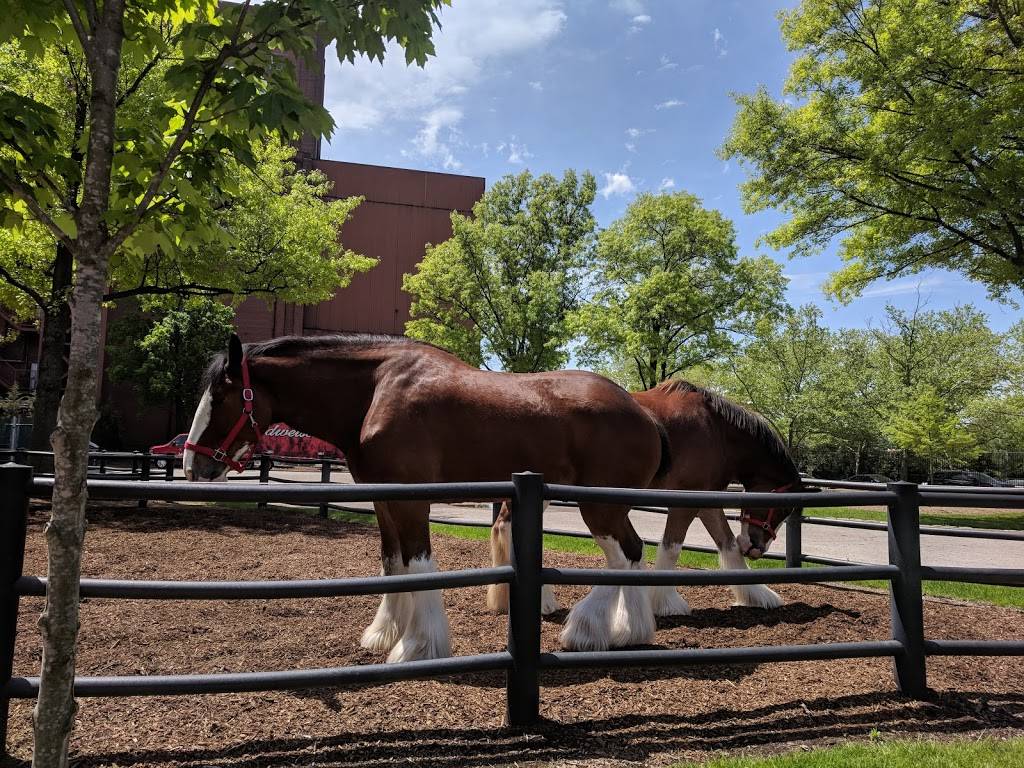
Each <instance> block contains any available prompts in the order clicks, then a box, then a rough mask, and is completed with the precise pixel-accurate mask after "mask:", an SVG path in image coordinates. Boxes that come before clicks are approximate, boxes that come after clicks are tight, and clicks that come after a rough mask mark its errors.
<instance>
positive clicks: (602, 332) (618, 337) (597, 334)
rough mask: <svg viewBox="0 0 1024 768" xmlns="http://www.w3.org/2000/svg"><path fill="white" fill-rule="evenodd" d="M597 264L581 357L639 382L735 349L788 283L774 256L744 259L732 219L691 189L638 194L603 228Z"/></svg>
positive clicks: (582, 317)
mask: <svg viewBox="0 0 1024 768" xmlns="http://www.w3.org/2000/svg"><path fill="white" fill-rule="evenodd" d="M593 270H594V276H595V280H596V284H597V286H598V289H597V291H596V293H595V294H594V296H593V298H592V300H591V301H589V302H587V303H586V304H585V305H584V306H583V307H582V308H581V309H580V311H579V313H578V315H577V317H576V321H575V328H576V330H577V331H578V332H580V333H582V334H583V335H584V336H585V337H586V340H585V342H584V343H583V345H582V347H581V348H580V350H579V353H578V354H579V359H580V361H581V362H582V363H584V364H589V365H592V366H597V367H601V368H604V369H605V370H608V371H616V372H619V373H620V375H622V374H625V376H624V377H623V379H622V380H623V381H624V383H626V384H629V385H631V386H634V387H636V388H640V389H649V388H650V387H653V386H654V385H656V384H658V383H659V382H661V381H664V380H666V379H669V378H671V377H672V376H674V375H675V374H677V373H678V372H679V371H682V370H684V369H687V368H691V367H693V366H696V365H700V364H702V363H705V362H708V361H710V360H713V359H715V358H717V357H719V356H720V355H722V354H724V353H726V352H729V351H730V350H732V349H734V348H735V346H736V337H737V335H738V334H744V333H749V332H751V331H752V330H753V328H754V326H755V325H756V323H757V322H758V321H760V320H762V319H763V318H765V317H769V316H776V315H777V314H778V313H779V311H780V310H781V305H782V301H783V299H782V296H783V291H784V287H785V285H784V283H785V281H784V278H783V277H782V269H781V267H780V266H779V265H778V264H777V263H776V262H774V261H773V260H771V259H769V258H767V257H759V258H740V257H739V256H738V254H737V248H736V242H735V230H734V228H733V225H732V222H730V221H729V220H728V219H726V218H725V217H724V216H722V214H721V213H719V212H718V211H713V210H710V211H709V210H706V209H705V208H704V207H703V206H702V205H701V203H700V200H699V199H698V198H697V197H695V196H694V195H691V194H689V193H686V192H677V193H673V194H662V195H652V194H642V195H640V196H638V197H637V198H636V199H635V200H634V201H633V202H632V203H631V204H630V206H629V208H628V209H627V210H626V213H625V215H624V216H623V217H622V218H620V219H619V220H617V221H616V222H614V223H613V224H612V225H611V226H610V227H609V228H608V229H606V230H604V231H602V232H601V234H600V236H599V238H598V247H597V254H596V263H595V264H594V268H593Z"/></svg>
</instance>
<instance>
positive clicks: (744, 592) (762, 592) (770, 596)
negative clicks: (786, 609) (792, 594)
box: [733, 584, 785, 608]
mask: <svg viewBox="0 0 1024 768" xmlns="http://www.w3.org/2000/svg"><path fill="white" fill-rule="evenodd" d="M733 590H734V592H735V594H736V602H735V603H733V605H740V606H746V607H748V608H781V607H782V606H783V605H785V601H784V600H783V599H782V598H781V597H780V596H779V594H778V593H777V592H775V591H774V590H771V589H769V588H768V587H766V586H765V585H764V584H749V585H744V586H739V587H733Z"/></svg>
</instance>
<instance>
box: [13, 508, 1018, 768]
mask: <svg viewBox="0 0 1024 768" xmlns="http://www.w3.org/2000/svg"><path fill="white" fill-rule="evenodd" d="M46 515H47V510H46V509H45V508H43V507H40V508H36V509H33V511H32V516H31V520H30V531H29V541H28V550H27V553H26V566H25V573H27V574H42V573H44V572H45V542H44V538H43V534H42V530H43V524H44V522H45V519H46ZM378 547H379V543H378V538H377V536H376V531H375V530H374V529H373V528H371V527H368V526H363V525H355V524H347V523H340V522H333V521H326V520H319V519H317V518H315V517H312V516H310V515H309V514H308V513H305V512H302V511H299V510H291V509H273V508H272V509H270V510H255V509H235V508H211V507H205V506H186V505H170V504H160V503H152V504H151V505H150V507H149V508H148V509H145V510H140V509H136V508H134V506H131V505H128V504H123V505H113V504H111V505H104V506H103V507H97V508H91V509H90V512H89V531H88V534H87V537H86V554H85V558H84V566H83V575H85V576H93V577H107V578H140V579H154V578H166V579H279V578H326V577H346V576H357V575H376V574H377V573H378V572H379V571H378V568H379V565H378V563H379V560H378V551H379V550H378ZM435 552H436V555H437V558H438V560H439V562H440V565H441V567H442V568H448V569H453V568H471V567H479V566H485V565H487V564H488V562H489V561H488V552H487V546H486V542H479V541H466V540H461V539H455V538H450V537H444V536H435ZM545 560H546V562H547V563H549V564H553V565H556V566H582V567H595V566H599V565H601V564H602V562H601V560H600V559H598V558H592V557H581V556H575V555H568V554H561V553H549V554H547V555H546V557H545ZM777 590H778V591H779V592H780V594H782V596H783V597H784V598H785V600H786V602H787V605H786V606H785V607H784V608H782V609H780V610H777V611H761V610H756V609H749V608H732V607H730V602H731V593H730V592H729V591H728V590H727V589H725V588H721V587H707V588H692V589H688V590H686V591H685V593H684V594H685V596H686V597H687V598H688V600H689V601H690V605H691V607H692V609H693V615H692V616H689V617H680V618H673V619H659V624H658V626H659V631H658V636H657V642H658V644H659V647H665V648H685V647H714V646H730V645H770V644H781V643H820V642H842V641H856V640H872V639H884V638H886V637H888V632H889V606H888V597H887V596H886V595H885V594H884V593H880V592H873V591H870V590H858V589H849V588H844V587H836V586H818V585H792V586H790V585H781V586H779V587H778V588H777ZM584 591H585V590H584V589H583V588H567V587H563V588H559V590H558V595H559V598H560V599H561V601H562V604H563V605H570V604H571V603H572V602H574V601H575V600H577V599H579V598H580V597H582V596H583V594H584ZM445 603H446V606H447V609H448V615H449V619H450V622H451V626H452V646H453V653H455V654H472V653H481V652H490V651H498V650H503V649H504V647H505V632H506V624H505V617H499V616H493V615H491V614H489V613H488V612H487V611H486V609H485V607H484V588H482V587H480V588H470V589H462V590H449V591H447V592H446V593H445ZM376 606H377V598H369V597H367V598H339V599H318V600H282V601H270V600H267V601H259V600H252V601H237V602H232V601H214V602H182V601H166V602H161V601H141V600H140V601H135V600H100V599H88V600H84V601H83V604H82V628H81V635H80V648H79V657H78V669H79V673H80V674H88V675H144V674H157V673H167V674H175V673H178V674H182V673H189V672H228V671H253V670H259V669H293V668H309V667H325V666H340V665H348V664H368V663H375V662H379V661H382V659H381V658H380V657H379V656H378V655H376V654H371V653H369V652H367V651H364V650H363V649H361V648H360V647H359V642H358V641H359V636H360V634H361V632H362V630H363V628H364V627H365V626H366V625H367V624H368V623H369V622H370V621H371V619H372V618H373V614H374V612H375V610H376ZM41 608H42V600H41V599H35V598H33V599H23V600H22V603H21V613H20V633H19V637H18V643H17V653H16V659H15V674H16V675H19V674H20V675H36V674H38V668H39V658H40V652H39V640H38V633H37V632H36V629H35V620H36V617H37V616H38V614H39V612H40V610H41ZM925 610H926V621H927V633H928V635H929V636H930V637H932V638H963V639H966V638H982V639H1017V638H1020V636H1021V633H1022V631H1021V623H1022V620H1024V612H1021V611H1016V610H1013V609H1005V608H995V607H983V606H976V605H969V604H963V603H956V602H953V601H943V600H932V599H929V600H928V601H927V602H926V609H925ZM564 615H565V613H564V611H563V612H562V613H561V614H560V615H556V617H555V618H554V619H553V620H546V621H545V623H544V634H543V646H544V649H545V650H557V647H558V639H557V638H558V632H559V631H560V628H561V626H560V625H561V622H562V621H563V619H564ZM543 683H544V687H543V689H542V692H541V708H542V714H543V716H544V717H545V718H546V720H545V722H544V723H543V724H541V725H539V726H538V727H536V728H533V729H530V730H529V731H528V732H524V731H520V730H515V729H508V728H503V727H502V717H503V713H504V707H505V691H504V685H505V682H504V675H503V674H501V673H495V674H476V675H464V676H460V677H456V678H449V679H446V680H424V681H411V682H401V683H394V684H390V685H386V686H383V687H365V688H347V689H341V690H313V691H299V692H282V693H256V694H221V695H214V696H182V697H162V698H148V697H139V698H121V699H81V700H80V701H79V704H80V711H79V714H78V721H77V728H76V730H75V734H74V737H73V741H72V755H73V763H74V764H75V765H79V766H108V765H109V766H128V765H132V766H143V765H145V766H161V767H162V768H168V767H171V766H193V767H195V768H199V767H200V766H203V767H213V766H216V767H218V768H219V767H221V766H223V768H257V767H262V766H280V765H303V766H346V767H356V766H380V765H391V764H396V765H397V764H401V765H411V766H415V767H416V768H435V767H436V768H455V766H490V765H495V766H513V765H531V764H542V765H586V766H613V765H614V766H620V765H652V766H656V765H657V766H660V765H667V764H670V763H672V762H674V761H678V760H683V759H697V760H703V759H708V758H710V757H713V756H717V755H719V754H721V753H723V752H729V753H748V752H756V753H758V754H764V753H766V752H777V751H782V750H786V749H793V748H796V747H797V746H798V745H821V744H827V743H836V742H842V741H845V740H847V739H855V738H865V737H866V736H867V735H868V734H870V733H874V734H876V735H877V734H881V735H882V736H883V737H886V736H890V735H897V734H899V735H904V736H912V737H913V736H928V737H962V736H968V735H969V736H971V737H974V736H977V735H979V734H982V733H987V734H990V735H991V734H994V735H997V736H998V735H1005V734H1016V735H1020V734H1021V733H1024V665H1021V663H1020V659H1016V658H1012V657H1011V658H959V659H948V658H933V659H931V660H930V661H929V683H930V685H931V686H932V688H933V689H934V691H935V693H934V695H933V696H932V697H931V698H930V699H929V700H928V701H925V702H913V701H908V700H905V699H903V698H902V697H900V696H899V695H898V694H897V693H896V692H895V688H894V683H893V677H892V671H891V662H890V661H889V660H887V659H867V660H851V661H834V662H797V663H787V664H772V665H768V664H762V665H741V666H713V667H693V668H682V669H649V670H642V669H629V670H618V671H616V670H611V671H604V670H599V671H589V670H582V671H573V672H559V673H548V674H546V675H545V676H544V678H543ZM8 742H9V749H10V753H11V755H12V758H11V759H9V760H8V762H9V763H10V764H11V765H21V764H23V763H24V762H25V761H28V760H29V758H30V756H31V707H30V704H29V703H28V702H25V701H13V702H12V703H11V720H10V733H9V736H8Z"/></svg>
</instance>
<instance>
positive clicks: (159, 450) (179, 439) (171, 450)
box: [149, 432, 188, 469]
mask: <svg viewBox="0 0 1024 768" xmlns="http://www.w3.org/2000/svg"><path fill="white" fill-rule="evenodd" d="M187 439H188V435H187V434H186V433H184V432H182V433H181V434H180V435H175V436H174V437H172V438H171V439H170V440H168V441H167V442H166V443H163V444H161V445H153V446H150V448H149V452H150V453H155V454H157V455H158V456H169V457H171V458H168V459H157V460H156V465H157V466H158V467H159V468H160V469H163V468H164V467H166V466H167V462H168V461H174V460H175V459H176V458H178V457H179V456H181V454H183V453H184V452H185V441H186V440H187Z"/></svg>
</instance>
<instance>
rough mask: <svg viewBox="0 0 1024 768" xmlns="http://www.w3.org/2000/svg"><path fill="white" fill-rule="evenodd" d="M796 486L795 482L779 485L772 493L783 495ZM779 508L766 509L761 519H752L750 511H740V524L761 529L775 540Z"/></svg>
mask: <svg viewBox="0 0 1024 768" xmlns="http://www.w3.org/2000/svg"><path fill="white" fill-rule="evenodd" d="M794 485H796V482H795V481H794V482H792V483H786V484H785V485H780V486H779V487H778V488H773V489H772V491H771V492H772V493H784V492H786V491H788V490H789V489H790V488H792V487H793V486H794ZM780 509H781V507H768V508H767V509H766V510H765V516H764V517H763V518H758V517H754V516H753V515H752V514H751V512H750V511H748V510H745V509H744V510H742V511H741V512H740V522H741V523H746V524H747V525H753V526H755V527H756V528H762V529H763V530H764V531H765V532H766V533H767V534H768V535H769V536H771V537H772V538H773V539H774V538H775V530H776V528H778V525H779V523H781V522H782V520H779V521H776V520H775V516H776V515H777V514H778V513H779V510H780Z"/></svg>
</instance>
